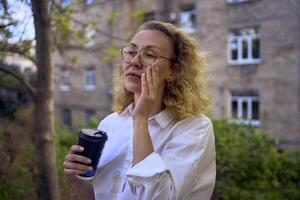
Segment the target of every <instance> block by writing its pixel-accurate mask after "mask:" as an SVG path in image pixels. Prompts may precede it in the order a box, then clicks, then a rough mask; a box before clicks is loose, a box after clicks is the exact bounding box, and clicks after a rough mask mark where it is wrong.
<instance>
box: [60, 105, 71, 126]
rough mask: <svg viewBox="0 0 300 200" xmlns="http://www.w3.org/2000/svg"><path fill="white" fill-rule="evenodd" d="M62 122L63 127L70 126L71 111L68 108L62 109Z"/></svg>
mask: <svg viewBox="0 0 300 200" xmlns="http://www.w3.org/2000/svg"><path fill="white" fill-rule="evenodd" d="M62 121H63V124H64V125H67V126H69V127H71V126H72V116H71V110H70V109H68V108H64V109H62Z"/></svg>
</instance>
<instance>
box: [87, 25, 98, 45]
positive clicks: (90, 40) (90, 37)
mask: <svg viewBox="0 0 300 200" xmlns="http://www.w3.org/2000/svg"><path fill="white" fill-rule="evenodd" d="M95 35H96V30H95V28H92V27H90V26H88V27H86V28H85V38H86V43H85V45H84V46H85V47H92V46H93V45H94V44H95Z"/></svg>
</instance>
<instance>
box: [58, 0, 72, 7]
mask: <svg viewBox="0 0 300 200" xmlns="http://www.w3.org/2000/svg"><path fill="white" fill-rule="evenodd" d="M70 3H71V0H60V5H61V6H62V7H65V6H68V5H70Z"/></svg>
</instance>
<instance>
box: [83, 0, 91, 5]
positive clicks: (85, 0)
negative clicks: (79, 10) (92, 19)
mask: <svg viewBox="0 0 300 200" xmlns="http://www.w3.org/2000/svg"><path fill="white" fill-rule="evenodd" d="M84 3H85V5H90V4H91V3H93V0H84Z"/></svg>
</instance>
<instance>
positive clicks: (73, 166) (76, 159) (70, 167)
mask: <svg viewBox="0 0 300 200" xmlns="http://www.w3.org/2000/svg"><path fill="white" fill-rule="evenodd" d="M82 151H83V147H81V146H78V145H73V146H71V148H70V151H69V153H68V154H67V155H66V157H65V160H64V164H63V166H64V174H65V175H66V176H70V175H71V176H72V175H79V174H84V173H85V172H87V171H89V170H92V167H91V166H88V165H89V164H90V163H91V160H90V159H89V158H87V157H84V156H81V155H78V154H76V153H79V152H82Z"/></svg>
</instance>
